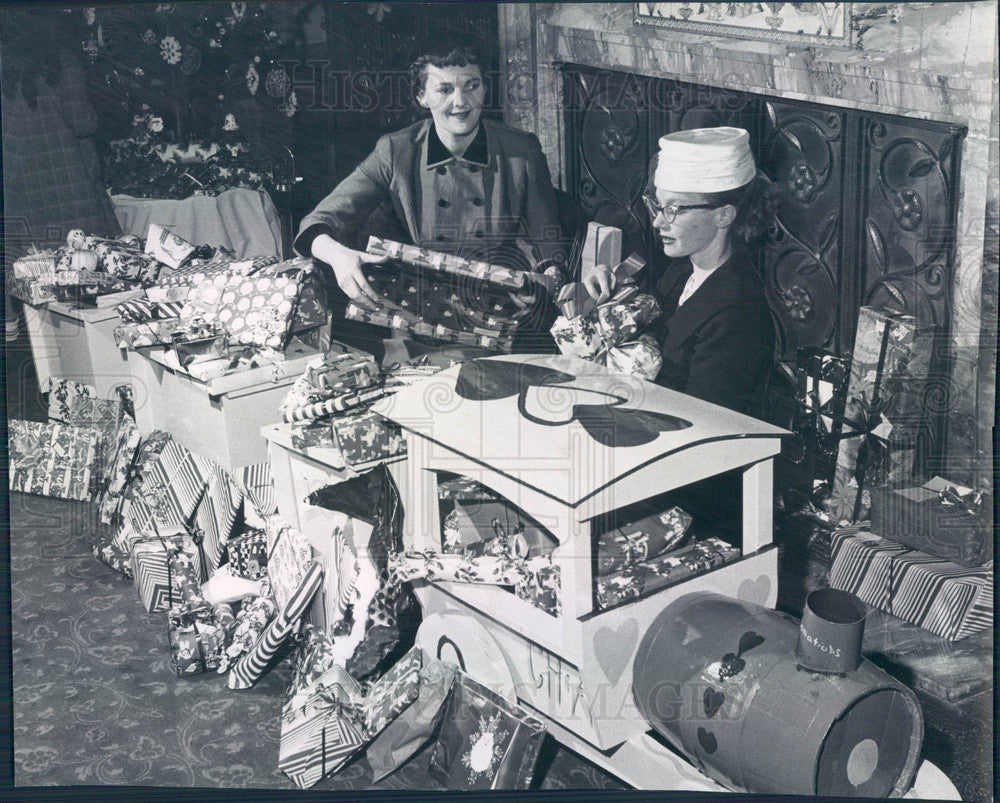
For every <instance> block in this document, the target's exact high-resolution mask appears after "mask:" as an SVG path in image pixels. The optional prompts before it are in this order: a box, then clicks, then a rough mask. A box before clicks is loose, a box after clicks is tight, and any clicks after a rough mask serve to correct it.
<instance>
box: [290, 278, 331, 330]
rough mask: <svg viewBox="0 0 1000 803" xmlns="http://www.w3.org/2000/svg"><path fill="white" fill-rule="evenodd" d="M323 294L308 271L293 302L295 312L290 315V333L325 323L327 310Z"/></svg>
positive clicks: (316, 281)
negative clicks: (294, 302)
mask: <svg viewBox="0 0 1000 803" xmlns="http://www.w3.org/2000/svg"><path fill="white" fill-rule="evenodd" d="M323 296H324V292H323V288H322V287H320V285H319V281H318V280H317V278H316V276H315V274H313V273H311V272H310V273H307V274H306V275H304V276H303V277H302V282H301V285H300V288H299V295H298V299H297V300H296V304H295V313H294V315H293V316H292V323H291V333H292V334H301V333H303V332H308V331H309V330H311V329H315V328H316V327H318V326H323V325H325V324H326V322H327V317H328V312H327V309H326V304H325V303H324V302H323Z"/></svg>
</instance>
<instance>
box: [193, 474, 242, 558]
mask: <svg viewBox="0 0 1000 803" xmlns="http://www.w3.org/2000/svg"><path fill="white" fill-rule="evenodd" d="M242 502H243V490H242V488H240V486H239V484H238V483H237V482H236V480H235V479H234V478H233V476H232V475H231V474H230V473H229V472H228V471H226V469H224V468H223V467H222V466H220V465H219V464H218V463H215V462H214V461H213V462H212V464H211V468H210V470H209V473H208V485H207V486H206V488H205V493H204V495H203V496H202V498H201V501H200V502H199V503H198V509H197V511H196V513H195V519H194V526H195V528H196V529H197V530H198V532H199V533H200V534H201V536H202V538H203V539H204V542H203V548H204V552H205V561H206V563H207V564H208V573H209V574H211V573H212V572H214V571H215V570H216V568H218V566H219V560H220V559H221V558H222V550H223V548H224V547H225V546H226V543H227V542H228V541H229V538H230V536H231V535H232V534H233V528H234V527H235V526H236V517H237V515H238V514H239V510H240V504H241V503H242Z"/></svg>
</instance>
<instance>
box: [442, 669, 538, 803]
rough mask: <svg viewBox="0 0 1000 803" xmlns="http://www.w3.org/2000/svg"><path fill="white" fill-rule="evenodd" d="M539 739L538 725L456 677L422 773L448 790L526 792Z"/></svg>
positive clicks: (517, 709) (462, 677) (496, 696)
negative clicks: (424, 770)
mask: <svg viewBox="0 0 1000 803" xmlns="http://www.w3.org/2000/svg"><path fill="white" fill-rule="evenodd" d="M544 737H545V725H543V724H542V722H541V721H540V720H538V719H536V718H535V717H533V716H531V715H530V714H529V713H528V712H527V711H526V710H524V709H523V708H521V706H519V705H516V704H512V703H510V702H508V701H507V700H505V699H504V698H503V697H501V696H500V695H499V694H496V693H494V692H492V691H490V690H489V689H487V688H486V687H485V686H483V685H482V684H481V683H478V682H476V681H475V680H473V679H472V678H471V677H469V676H468V675H466V674H465V673H464V672H463V673H459V675H458V677H457V678H456V680H455V685H454V688H453V690H452V694H451V698H450V699H449V701H448V707H447V709H446V710H445V713H444V717H443V718H442V721H441V728H440V730H439V731H438V735H437V739H436V741H435V743H434V746H433V747H432V748H431V753H430V761H429V763H428V768H427V773H428V775H430V776H431V777H432V778H434V779H435V780H437V781H440V782H441V783H442V784H444V786H445V788H447V789H451V790H458V789H461V790H473V789H527V788H528V786H529V785H530V783H531V778H532V775H533V774H534V770H535V762H536V761H537V760H538V752H539V750H540V749H541V746H542V739H543V738H544Z"/></svg>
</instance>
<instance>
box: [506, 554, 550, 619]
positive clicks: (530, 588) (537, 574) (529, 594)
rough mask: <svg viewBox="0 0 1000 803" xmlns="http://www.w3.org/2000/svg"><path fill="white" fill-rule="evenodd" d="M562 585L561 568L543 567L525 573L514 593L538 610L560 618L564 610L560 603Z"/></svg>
mask: <svg viewBox="0 0 1000 803" xmlns="http://www.w3.org/2000/svg"><path fill="white" fill-rule="evenodd" d="M561 585H562V582H561V579H560V573H559V567H558V566H555V565H551V566H543V567H541V568H538V569H535V570H534V571H530V572H525V573H524V575H523V576H522V577H521V579H520V580H519V581H518V583H517V585H516V586H515V587H514V593H515V594H516V595H517V598H518V599H522V600H524V601H525V602H529V603H531V604H532V605H534V606H535V607H536V608H541V609H542V610H543V611H545V612H546V613H547V614H549V615H551V616H558V615H559V613H560V611H561V610H562V606H561V604H560V602H559V594H560V587H561Z"/></svg>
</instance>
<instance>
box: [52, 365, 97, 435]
mask: <svg viewBox="0 0 1000 803" xmlns="http://www.w3.org/2000/svg"><path fill="white" fill-rule="evenodd" d="M96 398H97V388H95V387H94V386H93V385H87V384H85V383H83V382H77V381H75V380H73V379H63V378H61V377H57V376H53V377H51V378H50V379H49V421H58V422H60V423H62V424H68V423H69V418H70V415H71V414H72V412H73V410H74V408H75V407H76V405H77V404H79V403H80V402H81V401H82V400H83V399H96Z"/></svg>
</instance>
